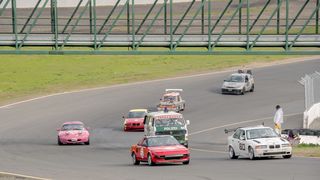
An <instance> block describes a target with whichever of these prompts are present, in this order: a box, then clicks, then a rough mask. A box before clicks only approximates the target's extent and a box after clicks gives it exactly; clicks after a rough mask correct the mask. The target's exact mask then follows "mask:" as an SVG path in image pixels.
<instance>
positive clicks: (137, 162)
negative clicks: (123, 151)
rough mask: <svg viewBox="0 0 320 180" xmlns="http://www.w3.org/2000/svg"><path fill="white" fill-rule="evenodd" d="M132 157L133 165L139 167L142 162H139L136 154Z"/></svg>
mask: <svg viewBox="0 0 320 180" xmlns="http://www.w3.org/2000/svg"><path fill="white" fill-rule="evenodd" d="M131 157H132V163H133V165H139V164H140V161H139V160H137V157H136V154H135V153H132V155H131Z"/></svg>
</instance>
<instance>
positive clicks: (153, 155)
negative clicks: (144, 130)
mask: <svg viewBox="0 0 320 180" xmlns="http://www.w3.org/2000/svg"><path fill="white" fill-rule="evenodd" d="M130 153H131V157H132V162H133V164H134V165H138V164H140V162H147V163H148V164H149V165H150V166H152V165H155V164H162V163H183V164H189V162H190V152H189V149H187V148H186V147H185V146H183V145H180V143H179V142H178V141H177V140H176V139H175V138H174V137H173V136H170V135H162V136H145V137H143V138H142V140H141V141H140V142H139V143H138V144H135V145H132V146H131V150H130Z"/></svg>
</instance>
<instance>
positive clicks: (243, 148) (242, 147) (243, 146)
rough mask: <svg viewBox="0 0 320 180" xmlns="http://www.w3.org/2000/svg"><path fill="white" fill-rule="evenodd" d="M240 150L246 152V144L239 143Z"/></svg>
mask: <svg viewBox="0 0 320 180" xmlns="http://www.w3.org/2000/svg"><path fill="white" fill-rule="evenodd" d="M239 149H240V150H242V151H245V150H246V146H245V144H243V143H239Z"/></svg>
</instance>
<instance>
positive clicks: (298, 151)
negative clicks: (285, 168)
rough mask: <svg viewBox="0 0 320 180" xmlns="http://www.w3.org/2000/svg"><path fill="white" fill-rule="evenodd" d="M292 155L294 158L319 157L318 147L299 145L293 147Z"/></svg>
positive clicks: (319, 147) (319, 148)
mask: <svg viewBox="0 0 320 180" xmlns="http://www.w3.org/2000/svg"><path fill="white" fill-rule="evenodd" d="M293 154H294V155H295V156H303V157H320V145H315V144H299V145H298V146H296V147H293Z"/></svg>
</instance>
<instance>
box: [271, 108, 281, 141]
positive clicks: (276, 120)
mask: <svg viewBox="0 0 320 180" xmlns="http://www.w3.org/2000/svg"><path fill="white" fill-rule="evenodd" d="M273 122H274V130H275V131H276V132H277V133H278V134H279V135H280V134H281V124H282V123H283V111H282V108H281V107H280V105H277V106H276V113H275V115H274V118H273Z"/></svg>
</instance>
